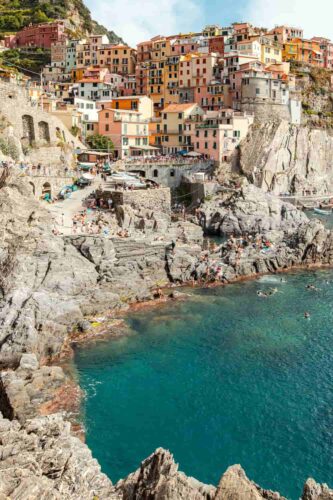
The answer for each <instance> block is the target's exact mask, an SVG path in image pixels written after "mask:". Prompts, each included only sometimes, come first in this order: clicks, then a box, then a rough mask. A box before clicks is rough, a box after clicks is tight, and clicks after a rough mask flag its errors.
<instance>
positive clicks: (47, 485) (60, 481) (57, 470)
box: [0, 415, 120, 500]
mask: <svg viewBox="0 0 333 500" xmlns="http://www.w3.org/2000/svg"><path fill="white" fill-rule="evenodd" d="M0 457H1V458H0V477H1V480H0V498H1V499H10V500H19V499H23V498H24V499H30V500H35V499H36V500H37V499H41V498H43V499H45V500H53V499H59V500H60V499H61V500H65V499H66V500H82V499H92V498H99V499H100V500H102V499H105V500H106V499H110V500H112V499H116V498H120V497H119V496H118V495H116V494H115V493H114V488H113V486H112V483H111V481H110V480H109V479H108V478H107V477H106V476H105V475H104V474H102V473H101V469H100V466H99V464H98V463H97V461H96V460H95V459H93V458H92V456H91V452H90V451H89V449H88V447H87V446H86V445H85V444H83V443H82V442H81V441H80V440H79V439H78V438H77V437H74V436H73V435H72V434H71V432H70V424H69V423H68V422H65V421H64V420H63V419H62V417H61V416H60V415H52V416H49V417H40V418H35V419H33V420H30V421H28V422H27V423H26V425H25V426H24V427H23V426H22V425H21V424H20V423H19V422H18V421H17V420H13V421H10V420H7V419H4V418H2V417H1V415H0Z"/></svg>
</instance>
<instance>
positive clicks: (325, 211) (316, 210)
mask: <svg viewBox="0 0 333 500" xmlns="http://www.w3.org/2000/svg"><path fill="white" fill-rule="evenodd" d="M313 211H314V212H315V213H316V214H319V215H331V214H332V210H322V209H321V208H314V209H313Z"/></svg>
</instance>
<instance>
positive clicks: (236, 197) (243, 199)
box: [199, 184, 308, 235]
mask: <svg viewBox="0 0 333 500" xmlns="http://www.w3.org/2000/svg"><path fill="white" fill-rule="evenodd" d="M199 219H200V224H201V225H202V227H203V229H204V231H206V232H207V233H209V234H225V235H228V234H235V235H241V234H244V233H252V234H263V233H266V232H268V231H269V232H272V231H275V232H277V233H278V232H283V233H289V234H291V233H293V232H294V231H295V229H297V228H298V227H299V226H300V224H304V223H306V222H307V221H308V218H307V217H306V215H305V214H304V213H303V212H300V211H299V210H297V209H296V208H295V206H294V205H291V204H290V203H285V202H283V201H282V200H280V199H279V198H277V197H276V196H272V195H270V194H268V193H265V192H264V191H262V190H261V189H258V188H256V187H255V186H254V185H252V184H250V185H248V186H245V187H243V188H242V189H241V190H238V191H236V192H235V193H233V194H228V193H226V195H223V194H221V195H220V196H215V197H214V198H213V199H212V200H211V201H208V202H205V203H204V205H203V206H202V207H201V209H200V212H199Z"/></svg>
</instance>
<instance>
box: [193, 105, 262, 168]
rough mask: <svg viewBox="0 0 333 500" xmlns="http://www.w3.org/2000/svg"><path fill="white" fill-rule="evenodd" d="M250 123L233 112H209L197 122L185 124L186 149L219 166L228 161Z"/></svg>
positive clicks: (229, 110) (251, 120)
mask: <svg viewBox="0 0 333 500" xmlns="http://www.w3.org/2000/svg"><path fill="white" fill-rule="evenodd" d="M252 123H253V116H252V115H248V114H246V113H238V112H236V111H234V110H232V109H225V110H222V111H208V112H207V113H205V115H203V116H201V117H200V119H199V120H193V119H188V120H187V121H186V124H185V137H186V139H185V140H186V143H187V144H188V147H191V148H192V149H193V150H194V151H196V152H197V153H201V154H202V155H204V156H205V157H206V158H209V159H211V160H214V161H215V162H216V163H218V164H220V163H221V162H222V161H229V160H230V157H231V155H232V154H233V153H234V151H235V149H236V147H237V146H238V144H239V143H240V141H241V140H242V139H244V138H245V137H246V135H247V133H248V130H249V127H250V126H251V125H252Z"/></svg>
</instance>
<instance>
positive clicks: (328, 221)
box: [305, 210, 333, 230]
mask: <svg viewBox="0 0 333 500" xmlns="http://www.w3.org/2000/svg"><path fill="white" fill-rule="evenodd" d="M305 213H306V215H307V216H308V217H309V219H319V220H320V221H321V222H322V223H323V224H324V226H325V227H326V228H327V229H331V230H332V229H333V213H332V214H330V215H320V214H317V213H316V212H314V211H313V210H307V211H306V212H305Z"/></svg>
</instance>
